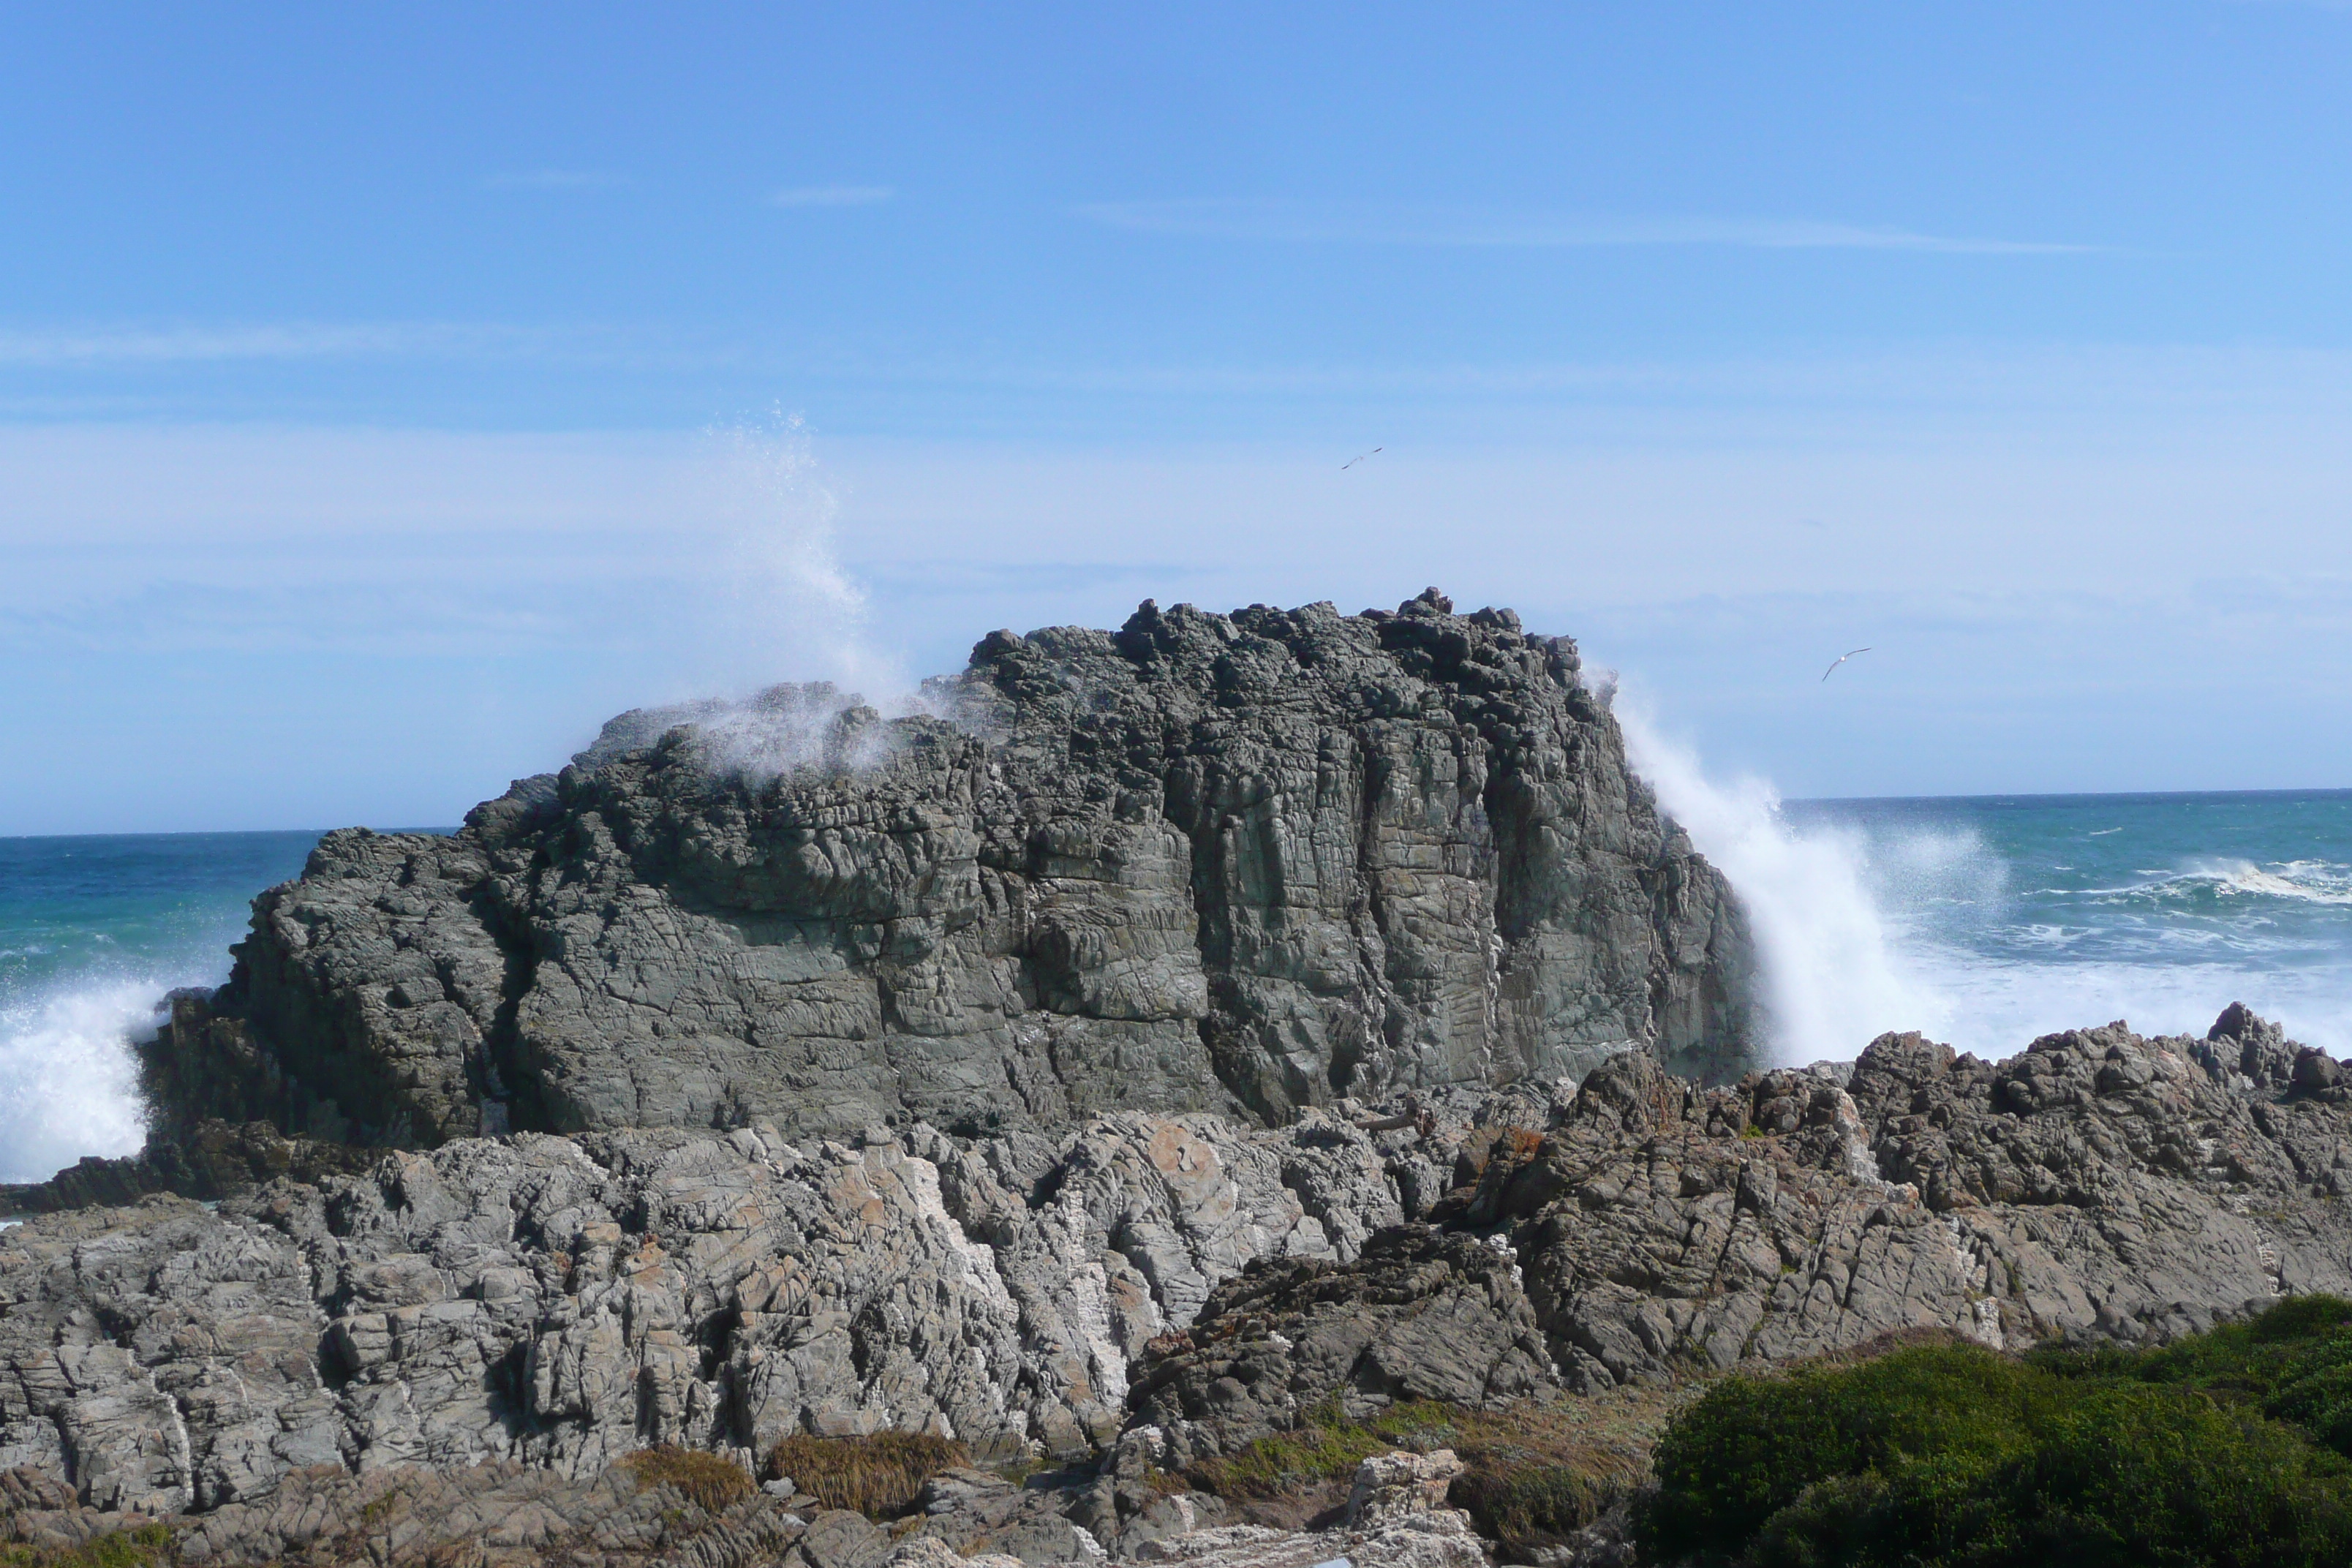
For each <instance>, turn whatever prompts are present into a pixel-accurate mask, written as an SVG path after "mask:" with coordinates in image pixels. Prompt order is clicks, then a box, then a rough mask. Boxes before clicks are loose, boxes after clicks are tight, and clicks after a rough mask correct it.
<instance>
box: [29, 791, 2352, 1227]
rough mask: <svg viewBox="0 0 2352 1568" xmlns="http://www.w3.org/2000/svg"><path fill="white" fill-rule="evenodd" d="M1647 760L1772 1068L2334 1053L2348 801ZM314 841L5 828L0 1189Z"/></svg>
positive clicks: (222, 968)
mask: <svg viewBox="0 0 2352 1568" xmlns="http://www.w3.org/2000/svg"><path fill="white" fill-rule="evenodd" d="M1643 769H1644V772H1645V773H1648V774H1649V776H1651V777H1652V779H1653V780H1654V782H1655V783H1656V784H1657V786H1658V789H1659V793H1660V795H1661V796H1662V798H1663V799H1664V803H1665V804H1666V805H1667V806H1668V807H1669V809H1671V810H1672V811H1673V812H1674V813H1675V816H1677V817H1679V818H1680V819H1681V820H1682V821H1683V822H1684V823H1685V825H1686V826H1689V827H1690V829H1691V833H1692V836H1693V837H1694V838H1695V839H1696V841H1697V843H1698V846H1699V847H1700V848H1701V849H1702V850H1705V851H1706V853H1707V854H1708V855H1709V856H1711V857H1712V858H1715V859H1716V860H1717V863H1718V864H1720V865H1722V866H1723V868H1725V870H1726V871H1727V873H1728V874H1729V876H1730V877H1731V879H1732V881H1733V885H1734V886H1735V887H1737V888H1738V889H1739V890H1740V892H1741V894H1742V896H1743V898H1744V899H1745V900H1746V901H1747V903H1748V908H1749V910H1750V911H1751V913H1752V914H1753V916H1754V919H1755V924H1756V928H1757V935H1758V938H1759V945H1760V947H1761V949H1762V952H1763V956H1764V958H1765V962H1766V965H1767V970H1768V1002H1769V1006H1770V1008H1771V1011H1772V1016H1773V1020H1774V1026H1775V1029H1776V1039H1775V1041H1774V1047H1773V1048H1774V1051H1775V1054H1776V1055H1778V1056H1779V1057H1780V1058H1782V1059H1785V1060H1792V1061H1804V1060H1812V1059H1817V1058H1824V1057H1852V1056H1853V1054H1854V1053H1855V1052H1856V1051H1858V1050H1859V1049H1861V1047H1863V1046H1864V1044H1866V1043H1867V1042H1868V1041H1869V1039H1870V1038H1871V1037H1872V1036H1874V1035H1875V1034H1877V1033H1878V1032H1880V1031H1881V1030H1884V1029H1890V1028H1919V1029H1925V1030H1926V1031H1927V1032H1928V1033H1929V1034H1931V1035H1933V1036H1935V1037H1937V1038H1939V1039H1944V1040H1947V1041H1949V1042H1950V1043H1951V1044H1953V1045H1956V1046H1958V1047H1962V1048H1964V1049H1969V1050H1974V1051H1977V1052H1978V1053H1979V1054H1982V1055H2006V1054H2008V1053H2010V1052H2012V1051H2015V1050H2017V1049H2019V1048H2021V1047H2023V1046H2024V1045H2025V1044H2026V1043H2027V1042H2028V1041H2030V1040H2031V1039H2032V1038H2033V1037H2034V1036H2036V1035H2038V1034H2042V1033H2046V1032H2048V1031H2050V1030H2053V1029H2059V1028H2066V1027H2071V1026H2079V1025H2085V1024H2098V1023H2105V1022H2106V1021H2108V1020H2110V1019H2114V1018H2125V1019H2128V1020H2129V1021H2130V1022H2131V1023H2132V1024H2133V1025H2134V1026H2136V1027H2138V1028H2140V1029H2141V1030H2143V1031H2162V1032H2167V1033H2171V1032H2179V1031H2184V1030H2193V1031H2195V1032H2198V1033H2202V1032H2203V1031H2204V1029H2205V1027H2206V1026H2208V1025H2209V1024H2210V1023H2211V1022H2212V1019H2213V1016H2214V1015H2216V1014H2217V1013H2219V1012H2220V1011H2221V1009H2222V1008H2223V1007H2224V1006H2226V1005H2228V1004H2229V1003H2231V1002H2232V1001H2243V1002H2245V1003H2247V1004H2248V1005H2251V1006H2252V1007H2253V1008H2255V1009H2256V1010H2257V1011H2259V1012H2262V1013H2263V1014H2265V1015H2268V1016H2273V1017H2275V1018H2278V1019H2280V1020H2281V1021H2283V1022H2284V1023H2285V1024H2286V1026H2287V1028H2288V1032H2289V1033H2290V1034H2292V1035H2294V1036H2295V1037H2298V1038H2300V1039H2303V1040H2305V1041H2307V1042H2309V1043H2312V1044H2315V1045H2324V1046H2326V1047H2328V1048H2329V1049H2330V1050H2332V1051H2335V1052H2336V1053H2337V1054H2339V1055H2341V1054H2346V1053H2347V1052H2352V791H2336V790H2331V791H2317V792H2297V793H2282V794H2245V795H2039V796H2035V795H2015V796H1988V797H1982V798H1973V799H1958V798H1938V799H1930V800H1863V801H1813V802H1790V803H1787V804H1782V803H1780V802H1777V801H1775V800H1773V799H1772V798H1771V797H1770V795H1769V790H1765V789H1764V788H1762V786H1758V785H1732V786H1728V787H1726V786H1718V785H1716V784H1710V783H1708V782H1706V781H1705V780H1703V779H1700V778H1699V777H1698V776H1697V775H1696V773H1695V772H1693V771H1689V770H1678V767H1677V764H1676V760H1675V758H1674V757H1672V756H1662V755H1659V754H1656V753H1652V754H1650V755H1648V756H1645V757H1644V758H1643ZM317 837H318V836H317V835H316V834H313V833H226V834H173V835H160V836H142V837H83V838H14V839H5V838H0V1180H25V1179H27V1178H35V1177H39V1176H44V1175H47V1174H48V1173H50V1172H51V1171H53V1170H56V1169H57V1168H58V1167H59V1166H61V1165H64V1164H68V1163H71V1162H72V1161H73V1160H75V1159H77V1158H79V1156H81V1155H83V1154H90V1153H97V1154H115V1153H123V1152H129V1151H131V1150H132V1149H134V1148H136V1147H137V1146H138V1143H139V1141H140V1137H141V1128H140V1124H139V1116H138V1110H137V1105H136V1101H135V1097H134V1096H133V1095H132V1093H131V1063H130V1057H129V1054H128V1051H127V1049H126V1043H127V1042H128V1041H129V1040H130V1039H131V1037H133V1036H134V1035H135V1034H137V1033H139V1032H141V1031H143V1030H150V1029H152V1028H153V1026H154V1023H155V1016H156V1012H155V1008H156V1004H157V1002H158V1001H159V1000H160V999H161V997H162V996H163V993H164V992H165V991H167V990H169V989H170V988H171V987H173V986H175V985H191V984H218V983H219V982H220V981H221V980H223V979H225V978H226V976H227V973H228V962H229V961H228V952H227V949H228V944H229V943H230V942H233V941H235V940H236V938H237V937H238V936H239V935H241V934H242V933H243V931H244V929H245V925H246V921H247V901H248V900H250V899H251V898H252V896H253V895H254V894H255V893H256V892H258V891H259V890H260V889H263V888H265V887H268V885H270V884H271V883H274V882H278V881H283V880H284V879H287V878H289V877H291V876H294V875H295V874H297V873H298V872H299V870H300V869H301V867H302V861H303V858H304V857H305V856H306V855H308V853H309V852H310V847H311V846H312V844H314V843H315V842H316V841H317Z"/></svg>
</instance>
